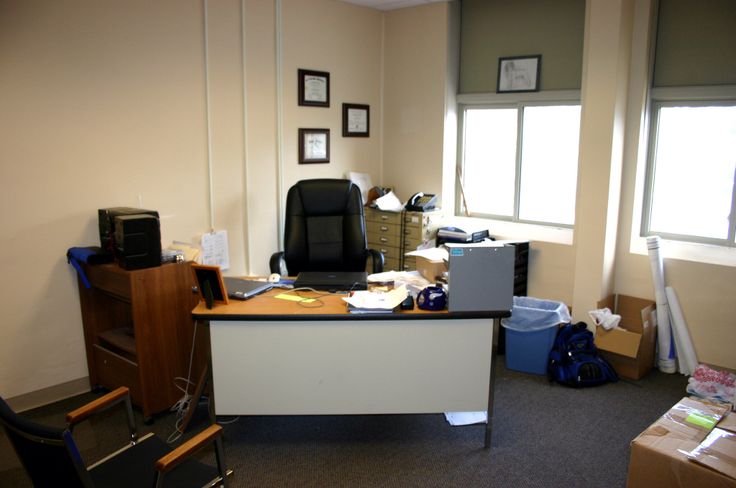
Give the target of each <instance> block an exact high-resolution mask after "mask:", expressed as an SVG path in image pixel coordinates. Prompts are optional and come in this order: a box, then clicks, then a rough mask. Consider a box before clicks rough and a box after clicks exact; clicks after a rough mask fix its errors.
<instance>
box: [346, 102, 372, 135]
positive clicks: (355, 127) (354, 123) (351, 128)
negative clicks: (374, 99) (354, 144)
mask: <svg viewBox="0 0 736 488" xmlns="http://www.w3.org/2000/svg"><path fill="white" fill-rule="evenodd" d="M370 110H371V109H370V107H369V106H368V105H359V104H357V103H343V104H342V136H343V137H370V129H371V124H370Z"/></svg>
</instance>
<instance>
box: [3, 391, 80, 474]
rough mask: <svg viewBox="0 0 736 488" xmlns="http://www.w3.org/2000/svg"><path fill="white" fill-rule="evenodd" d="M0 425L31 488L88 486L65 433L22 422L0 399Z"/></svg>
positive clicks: (69, 436)
mask: <svg viewBox="0 0 736 488" xmlns="http://www.w3.org/2000/svg"><path fill="white" fill-rule="evenodd" d="M0 422H2V424H3V427H4V428H5V432H6V433H7V435H8V439H10V443H11V444H12V445H13V448H14V449H15V452H16V454H17V455H18V458H19V459H20V462H21V463H22V464H23V467H24V468H25V470H26V472H27V473H28V476H30V478H31V480H32V481H33V486H35V487H46V486H49V487H51V486H53V487H58V486H65V487H66V486H73V487H77V486H79V487H84V486H91V482H90V481H89V476H88V475H87V470H86V468H85V467H84V463H83V462H82V459H81V457H80V455H79V451H78V450H77V447H76V445H75V444H74V441H73V439H72V437H71V433H70V432H69V430H68V429H59V428H52V427H46V426H44V425H41V424H37V423H35V422H31V421H29V420H25V419H23V418H22V417H20V416H19V415H18V414H16V413H15V412H14V411H13V410H12V409H11V408H10V406H9V405H8V404H7V403H6V402H5V400H3V399H2V398H0Z"/></svg>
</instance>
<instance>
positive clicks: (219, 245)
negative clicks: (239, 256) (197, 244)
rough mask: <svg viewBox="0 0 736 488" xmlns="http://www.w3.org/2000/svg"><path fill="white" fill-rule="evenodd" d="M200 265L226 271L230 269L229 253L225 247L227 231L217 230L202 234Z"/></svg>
mask: <svg viewBox="0 0 736 488" xmlns="http://www.w3.org/2000/svg"><path fill="white" fill-rule="evenodd" d="M201 246H202V264H208V265H212V266H219V267H220V269H222V270H226V269H228V268H229V267H230V252H229V250H228V246H227V231H226V230H218V231H212V232H208V233H206V234H202V240H201Z"/></svg>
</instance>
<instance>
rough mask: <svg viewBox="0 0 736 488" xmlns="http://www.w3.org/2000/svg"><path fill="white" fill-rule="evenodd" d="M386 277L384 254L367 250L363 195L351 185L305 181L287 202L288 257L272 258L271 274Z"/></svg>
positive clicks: (318, 180)
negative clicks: (367, 270) (370, 264)
mask: <svg viewBox="0 0 736 488" xmlns="http://www.w3.org/2000/svg"><path fill="white" fill-rule="evenodd" d="M368 256H371V258H372V262H373V272H374V273H380V272H381V271H383V254H381V253H380V252H379V251H376V250H374V249H368V245H367V243H366V237H365V221H364V220H363V203H362V201H361V197H360V189H359V188H358V187H357V186H356V185H355V184H353V183H352V182H351V181H350V180H337V179H315V180H302V181H299V182H297V183H296V184H295V185H294V186H292V187H291V188H290V189H289V193H288V194H287V196H286V221H285V223H284V251H283V252H277V253H274V254H273V255H272V256H271V260H270V262H269V265H270V267H271V272H272V273H279V274H281V275H290V276H296V275H297V274H299V272H301V271H364V270H365V268H366V263H367V260H368Z"/></svg>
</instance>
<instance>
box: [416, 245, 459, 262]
mask: <svg viewBox="0 0 736 488" xmlns="http://www.w3.org/2000/svg"><path fill="white" fill-rule="evenodd" d="M406 255H407V256H419V257H421V258H424V259H426V260H428V261H431V262H433V263H440V262H442V261H447V260H448V259H450V257H449V254H448V253H447V249H445V248H444V247H430V248H428V249H420V250H417V251H410V252H408V253H406Z"/></svg>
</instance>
